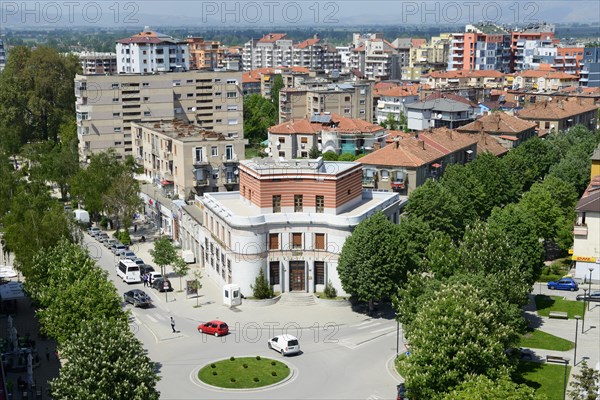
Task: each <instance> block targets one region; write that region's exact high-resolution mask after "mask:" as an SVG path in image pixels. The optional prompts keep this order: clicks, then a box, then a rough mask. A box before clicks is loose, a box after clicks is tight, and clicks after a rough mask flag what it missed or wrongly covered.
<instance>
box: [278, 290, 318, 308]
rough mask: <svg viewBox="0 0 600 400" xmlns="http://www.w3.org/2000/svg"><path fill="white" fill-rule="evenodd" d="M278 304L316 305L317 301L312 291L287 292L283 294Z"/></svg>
mask: <svg viewBox="0 0 600 400" xmlns="http://www.w3.org/2000/svg"><path fill="white" fill-rule="evenodd" d="M278 304H280V305H282V306H314V305H315V304H317V302H316V301H315V296H314V295H313V294H312V293H300V292H299V293H296V292H286V293H282V294H281V299H280V300H279V302H278Z"/></svg>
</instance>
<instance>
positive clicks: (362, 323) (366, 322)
mask: <svg viewBox="0 0 600 400" xmlns="http://www.w3.org/2000/svg"><path fill="white" fill-rule="evenodd" d="M372 322H373V321H370V320H369V321H365V322H361V323H360V324H356V325H350V327H351V328H356V327H357V326H361V325H364V324H370V323H372Z"/></svg>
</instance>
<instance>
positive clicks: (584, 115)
mask: <svg viewBox="0 0 600 400" xmlns="http://www.w3.org/2000/svg"><path fill="white" fill-rule="evenodd" d="M517 116H518V117H519V118H521V119H524V120H528V121H532V122H535V123H536V124H537V129H538V131H539V132H541V133H543V132H551V131H555V132H562V131H565V130H567V129H569V128H571V127H573V126H575V125H578V124H581V125H583V126H585V127H586V128H588V129H594V128H595V127H596V124H597V123H598V120H597V118H598V106H597V105H596V104H594V100H593V99H591V98H582V97H559V98H556V99H553V98H549V99H546V100H542V101H537V102H536V103H534V104H531V105H529V106H528V107H525V108H524V109H522V110H520V111H519V112H518V113H517Z"/></svg>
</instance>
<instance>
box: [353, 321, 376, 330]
mask: <svg viewBox="0 0 600 400" xmlns="http://www.w3.org/2000/svg"><path fill="white" fill-rule="evenodd" d="M377 325H381V322H374V323H372V324H371V325H367V326H361V327H360V328H356V329H369V328H373V327H374V326H377Z"/></svg>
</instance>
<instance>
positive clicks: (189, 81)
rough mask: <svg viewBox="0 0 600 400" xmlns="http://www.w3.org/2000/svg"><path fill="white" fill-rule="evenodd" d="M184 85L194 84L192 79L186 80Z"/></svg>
mask: <svg viewBox="0 0 600 400" xmlns="http://www.w3.org/2000/svg"><path fill="white" fill-rule="evenodd" d="M185 83H194V80H193V79H188V80H186V81H185Z"/></svg>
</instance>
